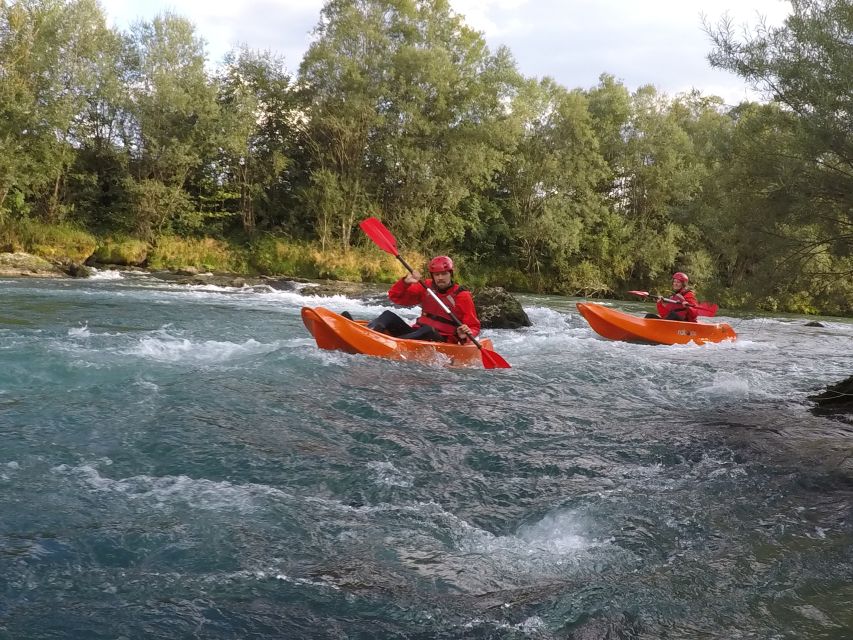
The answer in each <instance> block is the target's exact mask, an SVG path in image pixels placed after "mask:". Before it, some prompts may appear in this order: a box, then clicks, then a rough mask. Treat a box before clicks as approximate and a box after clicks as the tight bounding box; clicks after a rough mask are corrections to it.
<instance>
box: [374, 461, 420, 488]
mask: <svg viewBox="0 0 853 640" xmlns="http://www.w3.org/2000/svg"><path fill="white" fill-rule="evenodd" d="M367 468H368V469H370V471H371V474H372V476H373V479H374V481H375V482H377V483H378V484H382V485H387V486H389V487H411V486H412V479H411V477H410V476H408V475H407V474H404V473H403V472H402V471H400V470H399V469H398V468H397V467H395V466H394V465H393V464H392V463H390V462H368V463H367Z"/></svg>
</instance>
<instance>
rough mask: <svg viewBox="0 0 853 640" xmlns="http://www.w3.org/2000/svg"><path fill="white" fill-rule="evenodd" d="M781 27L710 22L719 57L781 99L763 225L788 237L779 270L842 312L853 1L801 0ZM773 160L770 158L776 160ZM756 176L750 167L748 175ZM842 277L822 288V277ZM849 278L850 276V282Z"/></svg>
mask: <svg viewBox="0 0 853 640" xmlns="http://www.w3.org/2000/svg"><path fill="white" fill-rule="evenodd" d="M791 7H792V12H791V14H790V15H789V16H788V18H787V19H786V20H785V23H784V25H783V26H781V27H769V26H767V25H765V24H761V25H759V26H758V27H757V28H756V29H754V31H753V32H752V33H747V34H746V35H740V33H739V32H736V31H735V29H734V28H733V25H732V23H731V21H729V20H723V21H722V22H720V23H719V24H718V25H717V26H716V27H712V26H710V25H706V29H707V31H708V33H709V35H710V36H711V38H712V41H713V44H714V50H713V52H712V53H711V54H710V56H709V60H710V61H711V64H712V65H714V66H716V67H719V68H722V69H727V70H730V71H733V72H734V73H736V74H738V75H740V76H741V77H743V78H744V79H745V80H747V81H748V82H749V83H750V84H751V85H752V86H753V87H755V88H757V89H759V90H761V91H763V93H764V95H765V96H766V97H767V98H769V99H770V100H772V101H773V102H774V103H776V104H777V105H778V107H779V108H778V109H776V110H775V111H774V112H773V113H772V114H767V115H768V117H770V116H771V115H772V118H773V122H772V127H773V130H774V131H776V132H777V134H776V135H774V139H775V140H778V141H780V142H779V143H774V144H768V145H766V146H765V147H764V149H763V154H764V157H765V160H764V162H763V163H762V165H761V166H762V170H763V171H765V172H766V171H767V170H768V169H772V171H773V172H774V173H775V178H776V179H774V180H772V181H767V184H766V189H765V190H764V191H763V194H762V197H763V199H764V200H765V202H767V203H768V204H769V205H770V206H768V207H767V208H766V210H767V215H766V216H765V217H763V218H761V219H760V220H759V221H758V223H759V224H760V226H761V228H762V229H763V230H764V231H765V233H766V234H768V235H774V236H781V237H784V238H785V239H786V240H787V242H788V244H789V248H788V252H787V258H788V259H787V260H786V261H785V263H784V265H780V267H782V266H784V267H786V268H784V269H777V278H787V279H788V280H790V281H795V280H801V279H802V276H803V274H804V273H806V274H810V275H811V276H812V279H811V285H809V286H810V287H815V288H816V290H815V293H816V294H817V295H819V296H821V297H824V298H826V297H830V298H835V306H836V308H837V309H838V310H839V311H847V312H849V311H850V310H851V309H853V302H851V300H853V284H850V283H853V278H851V277H850V276H851V274H853V120H851V114H853V46H851V42H853V2H851V1H850V0H792V2H791ZM768 165H770V166H768ZM745 179H746V180H749V179H750V177H749V172H747V174H746V176H745ZM830 280H831V281H832V282H833V286H832V287H825V288H824V289H823V290H821V283H822V282H823V283H826V282H828V281H830ZM845 283H846V284H845Z"/></svg>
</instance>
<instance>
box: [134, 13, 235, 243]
mask: <svg viewBox="0 0 853 640" xmlns="http://www.w3.org/2000/svg"><path fill="white" fill-rule="evenodd" d="M130 51H131V56H132V58H131V60H132V62H131V65H130V69H131V72H130V73H129V77H128V79H127V80H128V83H129V85H128V86H129V89H130V101H129V104H128V111H129V114H130V116H131V120H130V121H129V123H128V129H127V130H126V132H125V136H126V138H125V140H126V143H127V144H128V146H129V148H130V149H131V150H132V165H131V166H132V172H133V175H134V179H135V184H133V185H131V188H132V192H133V194H134V198H135V200H136V204H137V206H136V208H135V213H136V215H137V218H136V220H135V221H134V227H135V230H136V231H138V232H139V233H142V234H144V235H146V236H149V237H151V236H153V235H155V234H156V233H157V232H160V231H162V230H164V229H166V228H167V227H168V225H170V224H181V220H182V218H189V219H190V220H191V219H192V217H193V214H194V213H195V212H197V211H198V209H199V206H200V199H201V197H202V196H203V195H206V193H207V190H208V189H209V187H208V185H209V184H210V176H209V174H208V172H209V171H211V167H213V166H215V163H214V160H215V158H216V156H217V153H218V143H219V137H218V126H217V125H218V118H219V112H218V106H217V102H216V87H215V85H214V83H213V82H212V81H211V80H210V79H209V78H208V76H207V74H206V72H205V69H204V62H205V53H204V46H203V43H202V41H201V39H199V38H198V37H197V36H196V35H195V31H194V27H193V25H192V24H191V23H190V22H189V21H188V20H186V19H184V18H180V17H176V16H174V15H172V14H169V13H165V14H163V15H160V16H158V17H156V18H154V20H152V21H151V22H139V23H136V24H135V25H134V26H133V27H132V29H131V37H130ZM188 222H189V221H188ZM189 224H190V226H191V225H192V223H191V222H189Z"/></svg>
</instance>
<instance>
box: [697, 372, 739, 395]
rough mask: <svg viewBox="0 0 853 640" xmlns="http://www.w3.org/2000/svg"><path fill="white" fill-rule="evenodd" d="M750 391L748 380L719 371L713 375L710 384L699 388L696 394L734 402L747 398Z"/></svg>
mask: <svg viewBox="0 0 853 640" xmlns="http://www.w3.org/2000/svg"><path fill="white" fill-rule="evenodd" d="M750 391H751V388H750V384H749V381H748V380H745V379H744V378H741V377H740V376H737V375H735V374H733V373H728V372H725V371H721V372H718V373H715V374H714V378H713V380H712V381H711V384H709V385H706V386H704V387H699V388H698V389H697V390H696V393H699V394H702V395H705V396H710V397H722V398H726V399H729V400H735V399H746V398H749V396H750Z"/></svg>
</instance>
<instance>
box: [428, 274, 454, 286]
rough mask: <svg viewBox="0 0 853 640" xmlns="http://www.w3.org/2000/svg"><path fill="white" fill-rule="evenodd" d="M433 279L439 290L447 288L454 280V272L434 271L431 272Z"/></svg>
mask: <svg viewBox="0 0 853 640" xmlns="http://www.w3.org/2000/svg"><path fill="white" fill-rule="evenodd" d="M430 275H431V276H432V281H433V282H435V286H436V288H438V289H439V290H442V289H447V287H449V286H450V283H451V282H452V281H453V274H452V273H451V272H450V271H434V272H432V273H430Z"/></svg>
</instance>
